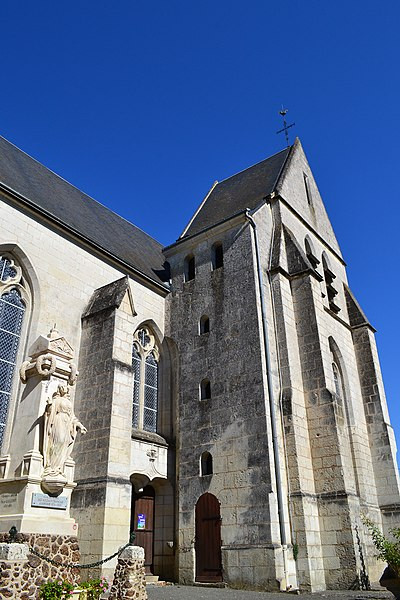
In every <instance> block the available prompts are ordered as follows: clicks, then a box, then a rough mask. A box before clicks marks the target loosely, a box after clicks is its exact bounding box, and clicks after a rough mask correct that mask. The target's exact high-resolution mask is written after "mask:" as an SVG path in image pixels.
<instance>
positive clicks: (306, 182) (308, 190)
mask: <svg viewBox="0 0 400 600" xmlns="http://www.w3.org/2000/svg"><path fill="white" fill-rule="evenodd" d="M303 177H304V187H305V188H306V196H307V202H308V205H309V206H312V196H311V188H310V180H309V178H308V175H306V174H305V173H303Z"/></svg>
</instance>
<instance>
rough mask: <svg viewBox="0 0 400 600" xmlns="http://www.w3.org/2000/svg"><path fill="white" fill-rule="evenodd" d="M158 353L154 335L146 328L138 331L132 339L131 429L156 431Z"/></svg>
mask: <svg viewBox="0 0 400 600" xmlns="http://www.w3.org/2000/svg"><path fill="white" fill-rule="evenodd" d="M158 362H159V353H158V349H157V346H156V343H155V338H154V335H153V334H152V333H151V331H150V330H149V329H148V328H147V327H141V328H140V329H138V330H137V331H136V333H135V335H134V338H133V347H132V367H133V402H132V407H133V410H132V427H135V429H144V430H145V431H152V432H154V433H155V432H156V431H157V411H158Z"/></svg>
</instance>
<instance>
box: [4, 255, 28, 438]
mask: <svg viewBox="0 0 400 600" xmlns="http://www.w3.org/2000/svg"><path fill="white" fill-rule="evenodd" d="M25 297H26V293H25V290H24V284H23V280H22V271H21V268H20V267H19V266H18V265H16V264H15V263H14V261H13V260H12V259H11V258H8V257H6V256H0V448H1V446H2V443H3V438H4V431H5V428H6V425H7V416H8V408H9V404H10V397H11V391H12V385H13V380H14V373H15V365H16V362H17V354H18V347H19V341H20V337H21V330H22V323H23V319H24V314H25V310H26V302H24V298H25Z"/></svg>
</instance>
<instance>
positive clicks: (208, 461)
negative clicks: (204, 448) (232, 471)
mask: <svg viewBox="0 0 400 600" xmlns="http://www.w3.org/2000/svg"><path fill="white" fill-rule="evenodd" d="M212 474H213V457H212V455H211V454H210V453H209V452H203V454H202V455H201V459H200V475H201V476H202V477H204V475H212Z"/></svg>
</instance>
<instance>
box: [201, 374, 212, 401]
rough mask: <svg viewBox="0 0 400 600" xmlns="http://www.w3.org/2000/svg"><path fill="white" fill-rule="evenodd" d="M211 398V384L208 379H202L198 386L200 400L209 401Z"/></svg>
mask: <svg viewBox="0 0 400 600" xmlns="http://www.w3.org/2000/svg"><path fill="white" fill-rule="evenodd" d="M210 398H211V383H210V381H209V380H208V379H203V381H202V382H201V384H200V400H210Z"/></svg>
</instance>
